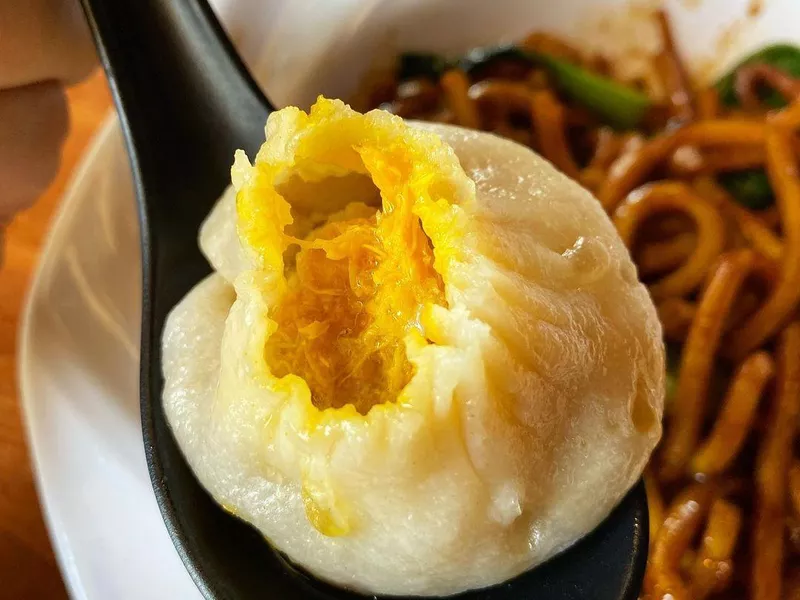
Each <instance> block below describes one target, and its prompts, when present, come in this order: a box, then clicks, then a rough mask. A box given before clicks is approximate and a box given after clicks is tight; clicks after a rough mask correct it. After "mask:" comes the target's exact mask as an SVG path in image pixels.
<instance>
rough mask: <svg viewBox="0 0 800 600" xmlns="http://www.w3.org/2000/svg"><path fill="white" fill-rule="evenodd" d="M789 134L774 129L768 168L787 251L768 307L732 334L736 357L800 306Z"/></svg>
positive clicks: (797, 207)
mask: <svg viewBox="0 0 800 600" xmlns="http://www.w3.org/2000/svg"><path fill="white" fill-rule="evenodd" d="M788 138H789V132H788V131H787V130H785V129H783V128H779V127H774V126H773V127H770V128H769V133H768V135H767V158H768V161H767V166H768V168H769V175H770V179H771V180H772V182H773V185H774V186H775V195H776V197H777V199H778V207H779V210H780V213H781V219H782V222H783V226H784V232H785V233H784V240H785V241H784V249H783V253H782V255H781V272H780V276H779V277H778V281H777V284H776V285H775V288H774V289H773V290H772V293H771V294H770V296H769V298H768V299H767V300H766V302H764V305H763V306H762V307H761V308H760V309H759V310H758V312H757V313H756V314H755V315H753V317H752V318H751V319H750V320H749V321H747V323H745V324H744V325H743V326H742V327H740V328H738V329H736V330H735V331H733V332H731V334H730V336H729V340H728V342H729V343H730V346H731V348H732V351H733V353H734V354H735V355H737V356H741V355H743V354H746V353H747V352H750V351H752V350H753V349H754V348H757V347H758V346H759V345H760V344H762V343H763V342H764V341H766V340H767V339H768V338H769V337H770V336H771V335H773V334H774V333H776V332H777V330H778V328H779V327H780V326H781V325H782V324H783V323H784V322H785V321H786V320H787V319H788V318H789V316H790V315H791V314H792V313H793V312H794V310H795V309H796V308H797V305H798V302H800V179H798V172H797V159H796V158H795V157H794V155H793V152H792V147H791V144H790V142H789V139H788Z"/></svg>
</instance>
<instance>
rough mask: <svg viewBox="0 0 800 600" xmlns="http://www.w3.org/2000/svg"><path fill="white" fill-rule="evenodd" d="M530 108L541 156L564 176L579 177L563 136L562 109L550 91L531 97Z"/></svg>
mask: <svg viewBox="0 0 800 600" xmlns="http://www.w3.org/2000/svg"><path fill="white" fill-rule="evenodd" d="M531 108H532V110H533V124H534V130H535V131H536V135H537V138H536V139H537V141H538V147H539V148H540V150H541V153H542V156H544V157H545V158H546V159H547V160H549V161H550V162H552V163H553V164H554V165H555V166H556V167H558V168H559V169H560V170H561V171H562V172H563V173H565V174H566V175H569V176H570V177H572V178H574V179H577V178H578V177H580V173H579V172H578V165H577V164H575V159H574V158H573V157H572V153H571V152H570V149H569V145H568V143H567V138H566V135H565V134H566V130H565V127H564V107H563V106H561V104H560V103H559V102H558V100H556V98H555V96H553V94H552V93H551V92H550V91H548V90H542V91H539V92H536V93H535V94H534V95H533V100H532V103H531Z"/></svg>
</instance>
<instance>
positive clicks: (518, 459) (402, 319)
mask: <svg viewBox="0 0 800 600" xmlns="http://www.w3.org/2000/svg"><path fill="white" fill-rule="evenodd" d="M266 140H267V141H266V143H265V144H264V145H263V146H262V147H261V150H260V151H259V152H258V154H257V156H256V157H255V160H254V161H253V163H252V164H251V163H250V162H249V161H248V159H247V158H246V157H245V155H244V153H243V152H239V153H237V155H236V159H235V163H234V166H233V169H232V181H233V187H232V189H231V190H229V192H228V193H226V195H225V196H224V197H223V198H222V199H221V201H220V202H219V204H218V205H217V207H216V208H215V209H214V211H213V212H212V214H211V215H210V216H209V218H208V220H207V222H206V223H205V224H204V226H203V229H202V232H201V236H200V241H201V246H202V248H203V250H204V252H205V253H206V255H207V257H208V259H209V261H210V262H211V264H212V265H213V267H214V269H215V271H216V272H215V274H213V275H211V276H210V277H208V278H207V279H206V280H205V281H203V282H201V283H200V284H198V285H197V287H195V288H194V289H193V290H192V291H191V292H190V293H189V294H188V295H187V296H186V297H185V298H184V299H183V300H182V301H181V303H180V304H179V305H178V306H176V307H175V309H174V310H173V311H172V313H171V315H170V317H169V319H168V322H167V326H166V331H165V335H164V339H163V350H164V352H163V357H164V359H163V368H164V375H165V379H166V386H165V392H164V399H163V401H164V406H165V409H166V413H167V417H168V419H169V422H170V424H171V427H172V429H173V431H174V434H175V437H176V438H177V441H178V443H179V444H180V447H181V449H182V450H183V452H184V454H185V455H186V458H187V460H188V462H189V464H190V465H191V467H192V469H193V470H194V472H195V474H196V475H197V477H198V479H199V480H200V482H201V483H202V484H203V485H204V486H205V487H206V488H207V489H208V491H209V492H210V493H211V494H212V495H213V497H214V498H215V499H216V501H217V502H218V503H219V504H220V505H221V506H222V507H224V508H225V509H226V510H228V511H230V512H232V513H234V514H236V515H238V516H239V517H241V518H242V519H244V520H246V521H248V522H250V523H252V524H253V525H254V526H255V527H256V528H258V529H259V530H260V531H261V532H262V533H263V535H264V536H265V538H266V539H267V540H268V541H269V542H270V543H271V544H273V545H274V546H275V547H276V548H278V549H279V550H281V551H282V552H284V553H285V554H286V555H288V556H289V557H290V558H291V559H292V560H293V561H294V562H296V563H297V564H298V565H301V566H302V567H304V568H306V569H308V570H309V571H310V572H312V573H314V574H315V575H316V576H318V577H320V578H323V579H325V580H328V581H330V582H333V583H335V584H339V585H342V586H346V587H348V588H351V589H355V590H358V591H361V592H368V593H376V594H408V595H417V594H419V595H447V594H453V593H456V592H460V591H463V590H466V589H470V588H478V587H483V586H488V585H491V584H495V583H498V582H501V581H504V580H506V579H508V578H510V577H512V576H514V575H516V574H518V573H520V572H522V571H524V570H526V569H528V568H530V567H532V566H534V565H536V564H538V563H540V562H542V561H543V560H545V559H547V558H548V557H550V556H551V555H552V554H554V553H555V552H557V551H559V550H561V549H563V548H564V547H566V546H569V545H570V544H572V543H573V542H575V541H576V540H578V539H579V538H580V537H581V536H583V535H585V534H586V533H588V532H589V531H590V530H592V529H593V528H594V527H595V526H597V525H598V524H599V523H600V522H601V521H602V520H603V519H604V518H605V517H606V516H607V515H608V514H609V512H610V511H611V510H612V509H613V507H614V506H615V505H616V504H617V503H618V502H619V501H620V500H621V498H622V497H623V496H624V495H625V493H626V492H627V491H628V490H629V489H630V488H631V486H632V485H633V484H634V482H635V481H636V480H637V479H638V477H639V476H640V474H641V471H642V469H643V468H644V465H645V463H646V461H647V459H648V457H649V455H650V452H651V451H652V449H653V447H654V446H655V444H656V442H657V441H658V439H659V436H660V434H661V414H662V406H663V389H664V381H663V362H664V357H663V348H662V343H661V329H660V326H659V323H658V320H657V318H656V313H655V310H654V308H653V305H652V303H651V301H650V299H649V297H648V294H647V291H646V290H645V288H644V287H643V286H642V285H641V284H640V283H639V282H638V280H637V274H636V270H635V268H634V265H633V264H632V262H631V259H630V257H629V255H628V252H627V251H626V249H625V247H624V246H623V244H622V242H621V241H620V239H619V238H618V237H617V234H616V232H615V231H614V228H613V226H612V224H611V222H610V221H609V219H608V218H607V217H606V215H605V214H604V212H603V211H602V209H601V207H600V205H599V204H598V202H597V201H596V200H595V199H594V198H593V197H592V196H591V195H590V194H589V193H588V192H587V191H585V190H584V189H582V188H581V187H579V186H578V185H577V184H576V183H574V182H572V181H571V180H569V179H567V178H566V177H564V176H563V175H561V174H559V173H558V172H557V171H556V170H555V169H554V168H553V167H552V166H551V165H550V164H549V163H547V162H546V161H545V160H543V159H542V158H540V157H539V156H538V155H536V154H535V153H533V152H532V151H530V150H529V149H527V148H525V147H523V146H520V145H518V144H515V143H513V142H510V141H506V140H503V139H500V138H498V137H495V136H493V135H490V134H486V133H479V132H474V131H467V130H464V129H460V128H457V127H452V126H444V125H426V124H421V123H405V122H404V121H403V120H401V119H400V118H398V117H395V116H392V115H390V114H388V113H385V112H382V111H372V112H370V113H367V114H365V115H362V114H359V113H356V112H354V111H353V110H351V109H350V108H349V107H347V106H345V105H344V104H343V103H341V102H339V101H332V100H326V99H322V98H321V99H320V100H319V101H318V102H317V103H316V104H315V105H314V107H313V108H312V109H311V111H310V113H308V114H306V113H304V112H302V111H300V110H298V109H296V108H287V109H284V110H281V111H278V112H276V113H274V114H272V115H271V116H270V118H269V121H268V123H267V127H266Z"/></svg>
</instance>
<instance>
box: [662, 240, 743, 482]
mask: <svg viewBox="0 0 800 600" xmlns="http://www.w3.org/2000/svg"><path fill="white" fill-rule="evenodd" d="M752 262H753V255H752V253H751V252H750V251H748V250H740V251H737V252H735V253H731V254H727V255H724V256H723V257H722V259H721V260H720V262H719V265H718V267H717V268H716V270H715V271H714V272H713V274H712V276H711V279H710V280H709V283H708V287H707V288H706V290H705V293H704V294H703V297H702V299H701V300H700V304H699V305H698V307H697V313H696V315H695V318H694V320H693V321H692V326H691V328H690V330H689V335H688V337H687V339H686V344H685V346H684V350H683V354H682V356H681V368H680V375H679V379H678V392H677V398H676V405H675V414H674V415H673V416H672V419H673V420H674V421H675V423H674V424H673V426H671V427H670V429H669V430H668V431H667V434H666V436H665V438H664V440H663V442H662V445H661V450H662V452H661V459H662V470H661V477H662V478H663V479H665V480H674V479H676V478H678V477H679V476H680V475H681V474H682V473H683V471H684V469H685V467H686V463H687V461H688V459H689V457H690V456H691V454H692V452H693V451H694V449H695V444H696V443H697V438H698V435H699V432H700V424H701V419H702V418H703V410H704V408H705V403H706V396H707V393H708V384H709V378H710V376H711V368H712V365H713V361H714V354H715V353H716V349H717V346H718V344H719V342H720V339H721V337H722V326H723V323H724V320H725V316H726V315H727V314H728V311H730V309H731V306H732V305H733V301H734V299H735V298H736V295H737V293H738V292H739V288H740V286H741V285H742V283H743V282H744V279H745V276H746V275H747V273H748V271H749V270H750V268H751V266H752Z"/></svg>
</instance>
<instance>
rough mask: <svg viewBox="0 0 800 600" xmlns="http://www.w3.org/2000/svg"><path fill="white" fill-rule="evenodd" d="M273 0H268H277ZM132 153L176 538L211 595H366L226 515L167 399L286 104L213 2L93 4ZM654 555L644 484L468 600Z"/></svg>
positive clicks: (611, 596) (147, 405)
mask: <svg viewBox="0 0 800 600" xmlns="http://www.w3.org/2000/svg"><path fill="white" fill-rule="evenodd" d="M265 1H267V0H265ZM82 2H83V6H84V10H85V12H86V14H87V17H88V20H89V23H90V25H91V29H92V32H93V34H94V37H95V40H96V43H97V48H98V51H99V54H100V59H101V61H102V63H103V66H104V68H105V71H106V74H107V75H108V80H109V82H110V85H111V90H112V92H113V96H114V101H115V103H116V107H117V110H118V112H119V116H120V122H121V125H122V130H123V132H124V134H125V140H126V144H127V148H128V152H129V154H130V163H131V168H132V170H133V179H134V182H135V187H136V196H137V199H138V203H139V216H140V219H141V230H142V266H143V282H142V285H143V292H142V293H143V310H142V348H141V407H142V413H141V415H142V428H143V431H144V443H145V452H146V455H147V463H148V466H149V469H150V476H151V478H152V482H153V488H154V490H155V494H156V498H157V500H158V504H159V506H160V508H161V513H162V515H163V517H164V522H165V523H166V526H167V529H168V530H169V533H170V536H171V537H172V540H173V542H174V543H175V547H176V548H177V550H178V553H179V554H180V556H181V558H182V559H183V562H184V564H185V565H186V568H187V569H188V570H189V572H190V574H191V576H192V578H193V579H194V581H195V583H197V586H198V588H199V589H200V591H201V592H202V593H203V595H204V596H205V597H206V598H209V599H215V600H218V599H223V598H224V599H233V598H236V599H239V600H249V599H258V600H296V599H306V598H315V599H320V600H323V599H326V600H330V599H339V600H345V599H355V598H359V597H361V596H359V595H358V594H354V593H352V592H348V591H346V590H342V589H339V588H336V587H333V586H330V585H328V584H326V583H323V582H320V581H317V580H315V579H314V578H313V577H311V576H309V575H307V574H304V573H302V572H301V571H299V570H297V569H295V568H293V567H291V566H290V565H289V563H288V562H287V561H286V559H285V558H284V557H282V556H281V555H279V554H277V553H276V552H274V551H273V550H272V549H271V548H270V547H269V546H268V545H267V544H266V543H265V542H264V540H263V538H262V537H261V536H260V535H259V534H258V533H257V532H256V531H255V530H254V529H252V528H251V527H250V526H248V525H247V524H245V523H243V522H242V521H239V520H237V519H236V518H234V517H232V516H229V515H228V514H227V513H225V512H224V511H223V510H221V509H220V508H219V507H218V506H217V505H216V504H215V503H214V501H213V500H212V499H211V497H210V496H209V495H208V494H207V493H206V492H205V490H204V489H203V488H202V487H201V486H200V484H199V483H198V482H197V480H196V479H195V478H194V476H193V475H192V472H191V471H190V469H189V467H188V465H187V463H186V461H185V460H184V458H183V455H182V454H181V451H180V449H179V448H178V446H177V445H176V443H175V440H174V439H173V437H172V434H171V432H170V429H169V426H168V424H167V421H166V419H165V416H164V412H163V410H162V405H161V393H162V385H163V381H162V376H161V351H160V340H161V333H162V328H163V325H164V319H165V317H166V316H167V313H168V312H169V310H170V309H171V308H172V307H173V306H174V305H175V304H176V303H177V302H178V301H179V300H180V299H181V298H182V297H183V296H184V294H186V293H187V292H188V291H189V290H190V289H191V287H192V286H193V285H194V284H196V283H197V282H198V281H199V280H200V279H201V278H203V277H204V276H205V275H207V274H208V272H209V266H208V264H207V263H206V261H205V259H204V258H203V256H202V255H201V254H200V251H199V249H198V246H197V233H198V228H199V226H200V223H201V221H202V220H203V218H204V217H205V216H206V215H207V214H208V212H209V211H210V210H211V207H212V206H213V204H214V202H215V201H216V199H217V198H218V197H219V195H220V193H221V192H222V190H223V189H224V188H225V186H226V184H227V183H228V182H229V178H230V165H231V162H232V157H233V152H234V150H236V149H237V148H244V149H245V150H246V151H247V152H248V154H249V155H250V156H253V152H254V151H255V150H256V149H257V148H258V147H259V145H260V143H261V142H262V141H263V135H264V122H265V120H266V118H267V115H268V114H269V113H270V111H272V110H273V107H272V106H271V105H270V103H269V101H268V100H267V99H266V98H265V97H264V95H263V94H262V93H261V91H260V90H259V89H258V86H257V85H256V84H255V82H254V81H253V79H252V78H251V77H250V75H249V73H248V71H247V69H246V68H245V66H244V65H243V64H242V62H241V60H240V59H239V57H238V55H237V54H236V52H235V50H234V49H233V47H232V46H231V44H230V42H229V41H228V39H227V37H226V35H225V33H224V31H223V30H222V28H221V27H220V25H219V23H218V22H217V20H216V18H215V17H214V15H213V13H212V12H211V10H210V8H209V7H208V5H207V4H206V3H205V2H204V1H201V0H82ZM646 557H647V504H646V500H645V494H644V490H643V487H642V486H641V485H639V486H637V487H636V488H635V489H634V490H633V491H632V492H631V493H630V494H629V495H628V497H627V498H626V499H625V500H624V501H623V502H622V503H621V505H620V506H619V507H618V508H617V509H616V510H615V511H614V512H613V513H612V514H611V516H610V517H608V519H607V520H606V521H605V522H604V523H603V524H602V525H601V526H600V527H598V528H597V530H596V531H594V532H593V533H592V534H591V535H589V536H588V537H586V538H585V539H583V540H582V541H580V542H579V543H577V544H576V545H575V546H573V547H572V548H570V549H569V550H567V551H565V552H563V553H562V554H560V555H559V556H557V557H556V558H554V559H552V560H551V561H549V562H547V563H546V564H544V565H542V566H540V567H537V568H535V569H532V570H531V571H529V572H528V573H525V574H523V575H521V576H520V577H518V578H516V579H514V580H512V581H510V582H507V583H504V584H502V585H499V586H496V587H493V588H488V589H484V590H478V591H473V592H467V593H464V594H462V595H460V596H458V598H463V599H464V600H466V599H470V600H478V599H481V600H501V599H503V600H567V599H578V598H585V599H591V600H623V599H624V600H634V599H635V598H636V597H637V594H638V591H639V587H640V584H641V580H642V575H643V571H644V566H645V561H646Z"/></svg>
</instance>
